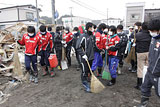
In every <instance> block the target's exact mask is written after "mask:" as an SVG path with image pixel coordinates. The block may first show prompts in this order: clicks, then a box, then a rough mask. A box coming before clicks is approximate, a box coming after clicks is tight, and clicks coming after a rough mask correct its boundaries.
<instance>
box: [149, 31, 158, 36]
mask: <svg viewBox="0 0 160 107" xmlns="http://www.w3.org/2000/svg"><path fill="white" fill-rule="evenodd" d="M150 35H151V36H152V37H156V36H157V35H158V33H157V32H150Z"/></svg>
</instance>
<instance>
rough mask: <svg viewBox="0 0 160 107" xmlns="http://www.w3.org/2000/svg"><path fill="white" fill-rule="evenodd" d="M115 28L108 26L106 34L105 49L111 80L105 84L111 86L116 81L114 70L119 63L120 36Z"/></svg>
mask: <svg viewBox="0 0 160 107" xmlns="http://www.w3.org/2000/svg"><path fill="white" fill-rule="evenodd" d="M116 32H117V29H116V27H115V26H110V28H109V32H108V34H109V35H110V40H109V43H108V45H107V46H106V49H107V50H108V55H109V58H108V62H109V71H110V73H111V77H112V80H111V81H109V83H108V84H107V85H108V86H112V85H114V84H115V83H116V77H117V74H116V70H117V67H118V63H119V57H118V50H119V48H120V38H119V37H118V35H117V34H116Z"/></svg>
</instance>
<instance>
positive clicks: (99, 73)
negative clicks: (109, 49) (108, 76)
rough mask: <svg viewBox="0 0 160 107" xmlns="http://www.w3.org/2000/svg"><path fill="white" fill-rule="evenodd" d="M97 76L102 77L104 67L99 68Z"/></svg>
mask: <svg viewBox="0 0 160 107" xmlns="http://www.w3.org/2000/svg"><path fill="white" fill-rule="evenodd" d="M97 77H102V68H98V72H97Z"/></svg>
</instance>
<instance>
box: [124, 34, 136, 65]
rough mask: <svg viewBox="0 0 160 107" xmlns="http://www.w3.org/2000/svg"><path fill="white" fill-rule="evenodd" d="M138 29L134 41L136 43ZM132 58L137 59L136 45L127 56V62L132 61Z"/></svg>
mask: <svg viewBox="0 0 160 107" xmlns="http://www.w3.org/2000/svg"><path fill="white" fill-rule="evenodd" d="M135 36H136V31H134V42H133V43H136V37H135ZM131 60H133V61H136V56H135V46H133V47H132V48H131V51H130V53H129V55H128V56H127V58H126V59H125V61H126V63H130V62H131Z"/></svg>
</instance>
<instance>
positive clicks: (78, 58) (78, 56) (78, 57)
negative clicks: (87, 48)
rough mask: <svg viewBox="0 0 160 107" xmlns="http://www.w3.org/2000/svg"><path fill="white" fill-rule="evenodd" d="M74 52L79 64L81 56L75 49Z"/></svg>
mask: <svg viewBox="0 0 160 107" xmlns="http://www.w3.org/2000/svg"><path fill="white" fill-rule="evenodd" d="M75 51H76V50H75ZM75 53H76V59H77V62H78V65H80V64H81V61H80V58H81V56H80V55H79V54H78V52H77V51H76V52H75Z"/></svg>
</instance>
